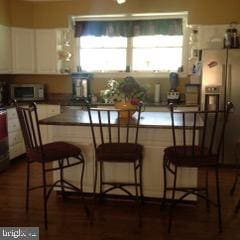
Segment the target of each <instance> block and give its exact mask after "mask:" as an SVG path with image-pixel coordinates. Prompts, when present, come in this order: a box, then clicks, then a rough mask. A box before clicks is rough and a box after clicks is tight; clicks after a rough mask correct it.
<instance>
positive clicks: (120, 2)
mask: <svg viewBox="0 0 240 240" xmlns="http://www.w3.org/2000/svg"><path fill="white" fill-rule="evenodd" d="M115 1H116V2H117V3H118V4H123V3H125V2H126V0H115Z"/></svg>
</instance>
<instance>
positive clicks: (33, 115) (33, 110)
mask: <svg viewBox="0 0 240 240" xmlns="http://www.w3.org/2000/svg"><path fill="white" fill-rule="evenodd" d="M15 106H16V110H17V114H18V118H19V122H20V126H21V129H22V134H23V139H24V143H25V146H26V150H27V152H28V151H31V150H40V151H42V138H41V133H40V128H39V124H38V114H37V105H36V103H31V104H30V105H29V106H28V107H24V106H19V105H17V103H16V102H15Z"/></svg>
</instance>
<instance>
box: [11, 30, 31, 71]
mask: <svg viewBox="0 0 240 240" xmlns="http://www.w3.org/2000/svg"><path fill="white" fill-rule="evenodd" d="M12 70H13V73H35V31H34V30H33V29H27V28H12Z"/></svg>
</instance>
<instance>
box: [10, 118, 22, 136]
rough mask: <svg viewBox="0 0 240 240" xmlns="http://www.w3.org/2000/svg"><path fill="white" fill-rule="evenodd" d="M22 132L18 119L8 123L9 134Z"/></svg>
mask: <svg viewBox="0 0 240 240" xmlns="http://www.w3.org/2000/svg"><path fill="white" fill-rule="evenodd" d="M19 130H20V123H19V121H18V119H17V118H16V119H11V120H9V121H8V132H9V133H11V132H15V131H19Z"/></svg>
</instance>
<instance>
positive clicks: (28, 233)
mask: <svg viewBox="0 0 240 240" xmlns="http://www.w3.org/2000/svg"><path fill="white" fill-rule="evenodd" d="M10 239H11V240H12V239H21V240H25V239H29V240H39V228H38V227H0V240H10Z"/></svg>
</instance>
